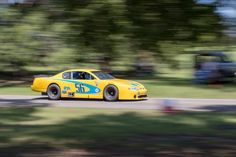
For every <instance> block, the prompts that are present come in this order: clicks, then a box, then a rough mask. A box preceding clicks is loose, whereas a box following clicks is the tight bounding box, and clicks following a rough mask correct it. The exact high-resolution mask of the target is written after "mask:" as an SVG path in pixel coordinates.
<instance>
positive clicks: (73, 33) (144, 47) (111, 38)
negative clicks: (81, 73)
mask: <svg viewBox="0 0 236 157" xmlns="http://www.w3.org/2000/svg"><path fill="white" fill-rule="evenodd" d="M220 21H221V19H220V17H219V15H218V14H217V13H215V6H214V5H203V4H199V3H196V1H195V0H185V1H181V0H104V1H100V0H86V1H84V0H70V1H68V0H49V1H42V0H41V2H40V4H38V5H37V4H35V5H23V4H22V5H12V6H9V7H5V8H4V11H1V14H0V55H1V58H0V67H1V68H2V69H5V70H6V69H15V70H16V69H17V70H22V69H24V68H25V67H26V66H47V65H50V66H52V65H60V66H61V67H65V66H68V67H69V66H70V65H74V64H75V65H76V64H79V63H83V62H93V60H94V59H95V58H96V57H99V56H103V55H106V56H110V57H111V58H113V59H120V58H122V57H123V56H124V57H126V56H127V55H129V56H135V55H136V54H137V53H138V52H141V51H149V52H153V53H154V56H155V57H156V58H157V59H159V61H164V62H168V63H175V62H174V61H175V60H174V57H175V56H176V55H178V54H179V53H182V52H183V51H184V50H185V49H186V48H189V47H192V46H194V45H195V44H203V45H207V44H210V43H215V42H218V41H219V39H220V38H221V37H222V33H221V32H222V30H223V26H222V25H221V24H220Z"/></svg>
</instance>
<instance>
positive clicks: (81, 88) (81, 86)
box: [54, 79, 101, 94]
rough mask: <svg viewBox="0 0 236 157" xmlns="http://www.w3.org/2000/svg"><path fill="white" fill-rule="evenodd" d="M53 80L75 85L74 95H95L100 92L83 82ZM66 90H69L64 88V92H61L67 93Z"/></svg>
mask: <svg viewBox="0 0 236 157" xmlns="http://www.w3.org/2000/svg"><path fill="white" fill-rule="evenodd" d="M54 80H59V81H62V82H68V83H73V84H74V85H75V88H76V91H75V93H76V94H97V93H99V92H101V90H100V89H99V88H98V87H97V86H93V85H90V84H87V83H84V82H79V81H75V80H63V79H54ZM68 90H70V88H68V86H65V87H64V90H63V91H62V93H63V92H65V93H67V92H68Z"/></svg>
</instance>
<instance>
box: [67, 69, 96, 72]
mask: <svg viewBox="0 0 236 157" xmlns="http://www.w3.org/2000/svg"><path fill="white" fill-rule="evenodd" d="M69 71H83V72H92V71H100V70H97V69H70V70H66V71H65V72H69Z"/></svg>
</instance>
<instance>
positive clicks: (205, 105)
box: [0, 95, 236, 112]
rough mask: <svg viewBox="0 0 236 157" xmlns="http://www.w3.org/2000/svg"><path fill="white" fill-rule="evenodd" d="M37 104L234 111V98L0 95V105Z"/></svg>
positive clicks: (235, 105)
mask: <svg viewBox="0 0 236 157" xmlns="http://www.w3.org/2000/svg"><path fill="white" fill-rule="evenodd" d="M7 106H33V107H34V106H35V107H37V106H39V107H76V108H111V109H141V110H159V109H162V108H163V106H172V107H173V108H175V109H177V110H186V111H232V112H236V99H182V98H149V99H147V100H142V101H117V102H106V101H102V100H81V99H64V100H58V101H53V100H48V98H47V97H45V96H20V95H0V107H7Z"/></svg>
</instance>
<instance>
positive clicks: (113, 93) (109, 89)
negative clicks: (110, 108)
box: [104, 85, 119, 101]
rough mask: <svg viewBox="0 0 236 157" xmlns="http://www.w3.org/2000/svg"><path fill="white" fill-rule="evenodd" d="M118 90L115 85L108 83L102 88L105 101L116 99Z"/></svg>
mask: <svg viewBox="0 0 236 157" xmlns="http://www.w3.org/2000/svg"><path fill="white" fill-rule="evenodd" d="M118 95H119V91H118V89H117V87H116V86H114V85H108V86H106V88H105V89H104V99H105V100H106V101H116V100H118Z"/></svg>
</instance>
